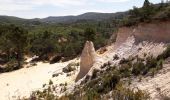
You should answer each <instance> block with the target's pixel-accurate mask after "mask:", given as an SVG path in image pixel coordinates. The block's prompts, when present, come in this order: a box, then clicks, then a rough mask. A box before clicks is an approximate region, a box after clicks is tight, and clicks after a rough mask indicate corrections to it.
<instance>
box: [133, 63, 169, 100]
mask: <svg viewBox="0 0 170 100" xmlns="http://www.w3.org/2000/svg"><path fill="white" fill-rule="evenodd" d="M131 86H132V87H138V88H139V89H141V90H145V91H147V92H148V93H149V94H150V96H151V99H152V100H162V98H161V97H160V95H159V94H160V93H161V94H163V95H164V96H168V97H170V64H165V65H164V68H163V69H162V70H161V71H160V72H159V73H158V74H156V75H155V76H154V77H146V78H142V80H141V82H139V81H138V80H134V81H132V84H131ZM168 100H169V99H168Z"/></svg>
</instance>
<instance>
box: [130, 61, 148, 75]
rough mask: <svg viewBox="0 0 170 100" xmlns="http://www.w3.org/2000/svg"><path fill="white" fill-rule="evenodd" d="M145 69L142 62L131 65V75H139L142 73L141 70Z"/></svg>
mask: <svg viewBox="0 0 170 100" xmlns="http://www.w3.org/2000/svg"><path fill="white" fill-rule="evenodd" d="M143 69H145V65H144V63H143V62H136V63H134V64H133V68H132V74H133V75H136V76H137V75H139V74H141V73H142V70H143Z"/></svg>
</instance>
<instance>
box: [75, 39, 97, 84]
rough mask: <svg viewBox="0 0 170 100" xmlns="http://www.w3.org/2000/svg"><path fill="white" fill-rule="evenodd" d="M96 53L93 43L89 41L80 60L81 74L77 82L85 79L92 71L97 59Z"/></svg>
mask: <svg viewBox="0 0 170 100" xmlns="http://www.w3.org/2000/svg"><path fill="white" fill-rule="evenodd" d="M96 56H97V54H96V52H95V49H94V45H93V42H91V41H87V42H86V43H85V46H84V49H83V51H82V54H81V58H80V72H79V74H78V76H77V78H76V81H78V80H79V79H81V78H83V77H84V76H85V75H86V74H87V73H88V72H89V70H90V69H91V67H92V66H93V64H94V63H95V59H96Z"/></svg>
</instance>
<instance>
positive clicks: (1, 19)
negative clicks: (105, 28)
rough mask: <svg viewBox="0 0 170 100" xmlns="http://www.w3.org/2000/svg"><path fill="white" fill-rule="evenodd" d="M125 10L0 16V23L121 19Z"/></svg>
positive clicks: (26, 23)
mask: <svg viewBox="0 0 170 100" xmlns="http://www.w3.org/2000/svg"><path fill="white" fill-rule="evenodd" d="M126 14H127V12H118V13H95V12H89V13H84V14H81V15H78V16H50V17H47V18H42V19H39V18H35V19H23V18H18V17H13V16H0V23H1V24H8V23H10V24H11V23H12V24H20V25H22V24H23V25H28V24H29V25H30V24H31V25H34V24H41V23H72V22H77V21H81V20H87V21H91V20H92V21H102V20H107V19H111V18H113V19H121V18H123V17H124V16H125V15H126Z"/></svg>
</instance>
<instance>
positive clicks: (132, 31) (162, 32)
mask: <svg viewBox="0 0 170 100" xmlns="http://www.w3.org/2000/svg"><path fill="white" fill-rule="evenodd" d="M132 35H133V36H134V37H135V40H136V41H135V42H137V43H139V42H142V41H150V42H156V43H160V42H164V43H168V42H170V22H168V21H167V22H152V23H141V24H139V25H138V26H133V27H122V28H120V29H119V31H118V34H117V39H116V43H115V44H116V46H117V47H118V46H120V45H121V44H122V43H124V42H125V40H126V39H127V38H128V37H130V36H132Z"/></svg>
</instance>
